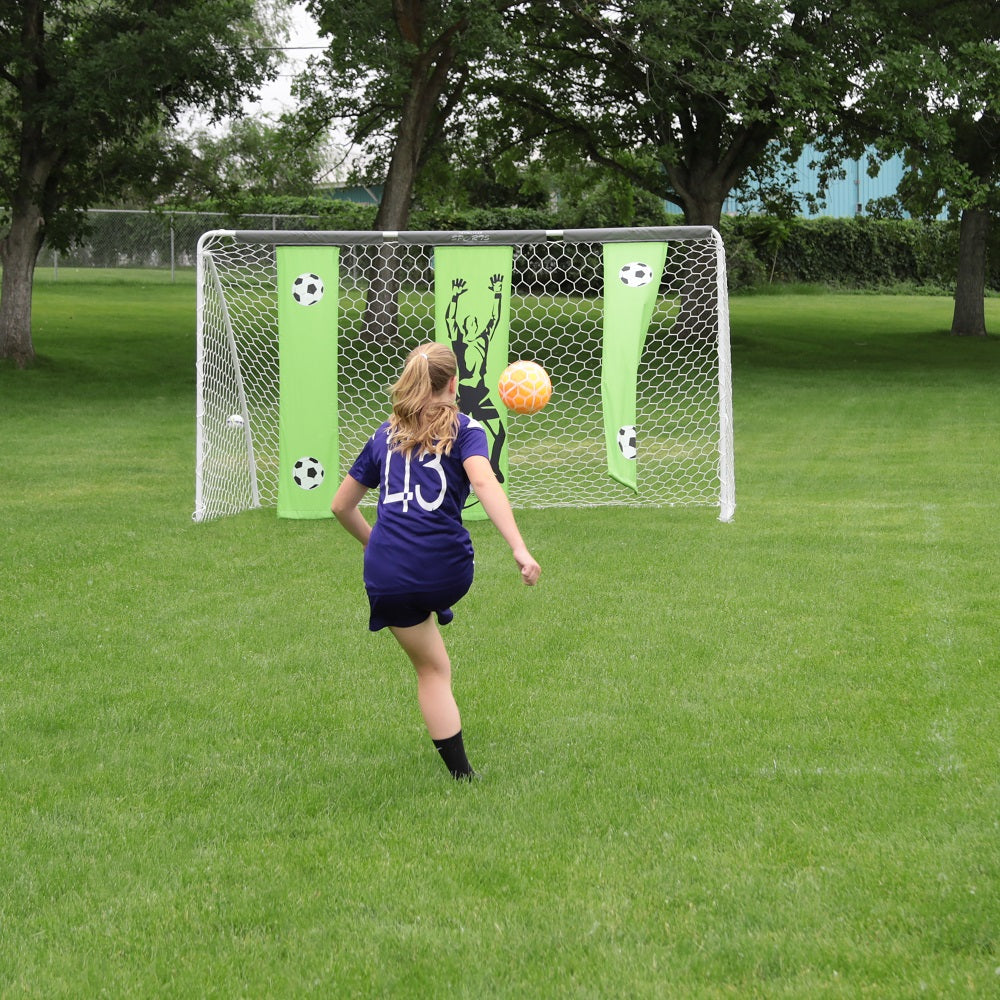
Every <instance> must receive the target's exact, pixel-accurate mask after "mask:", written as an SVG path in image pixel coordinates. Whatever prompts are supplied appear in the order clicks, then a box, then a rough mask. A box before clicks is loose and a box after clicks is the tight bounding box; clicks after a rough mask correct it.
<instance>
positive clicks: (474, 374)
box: [444, 274, 507, 483]
mask: <svg viewBox="0 0 1000 1000" xmlns="http://www.w3.org/2000/svg"><path fill="white" fill-rule="evenodd" d="M451 288H452V295H451V301H450V302H449V303H448V308H447V310H446V311H445V317H444V319H445V325H446V328H447V331H448V337H449V339H450V341H451V349H452V350H453V351H454V352H455V357H456V358H457V359H458V405H459V408H460V409H461V411H462V412H463V413H467V414H468V415H469V416H470V417H472V418H473V419H474V420H477V421H478V422H479V423H481V424H482V425H483V426H484V427H485V428H486V430H487V433H488V436H489V438H490V440H491V441H492V446H491V448H490V465H491V466H493V472H494V473H495V475H496V477H497V481H498V482H501V483H502V482H503V473H502V472H501V470H500V455H501V453H502V452H503V445H504V441H505V440H506V438H507V432H506V430H505V429H504V425H503V420H502V419H501V417H500V411H499V410H498V409H497V408H496V404H494V402H493V400H492V399H490V388H489V386H488V385H487V384H486V364H487V359H488V358H489V352H490V340H491V338H492V337H493V334H494V332H495V331H496V328H497V324H498V323H499V322H500V317H501V316H502V315H503V313H502V310H501V306H502V304H503V275H502V274H494V275H493V276H492V277H491V278H490V284H489V289H490V291H491V292H492V293H493V307H492V309H491V311H490V317H489V319H488V320H487V321H486V324H485V326H483V327H482V329H480V326H479V317H478V316H475V315H473V314H466V315H465V316H463V317H461V318H459V315H458V302H459V299H460V298H461V297H462V296H463V295H464V294H465V293H466V292H467V291H468V286H467V282H466V281H465V279H464V278H455V279H454V280H453V281H452V283H451Z"/></svg>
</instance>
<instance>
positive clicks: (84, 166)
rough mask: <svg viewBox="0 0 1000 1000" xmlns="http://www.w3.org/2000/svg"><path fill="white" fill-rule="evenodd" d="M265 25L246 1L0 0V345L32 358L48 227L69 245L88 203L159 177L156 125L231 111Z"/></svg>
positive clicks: (243, 91)
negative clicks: (191, 113) (34, 300)
mask: <svg viewBox="0 0 1000 1000" xmlns="http://www.w3.org/2000/svg"><path fill="white" fill-rule="evenodd" d="M263 37H264V26H263V25H262V24H261V22H260V20H259V19H258V18H257V16H256V10H255V4H254V2H253V0H213V2H212V3H203V2H201V0H170V2H164V0H129V2H123V0H102V2H96V0H91V2H76V0H0V200H2V203H3V204H4V205H5V206H7V210H6V217H5V218H4V219H3V220H2V221H3V223H4V228H5V235H4V236H3V238H2V239H0V261H2V264H3V284H2V292H0V357H7V358H12V359H13V360H14V361H15V363H16V364H18V365H26V364H29V363H30V362H31V361H32V359H33V357H34V346H33V344H32V339H31V287H32V278H33V273H34V266H35V261H36V259H37V255H38V250H39V249H40V247H41V244H42V241H43V239H48V240H49V241H50V242H51V243H53V245H55V246H59V245H66V244H67V243H68V242H69V241H71V240H72V239H73V238H74V237H75V236H77V235H78V234H79V233H80V232H81V227H82V225H83V220H82V212H83V210H84V209H86V208H87V207H89V206H90V205H93V204H95V203H96V202H99V201H100V200H102V199H109V198H112V197H114V196H115V195H117V194H118V193H120V192H121V190H123V189H124V188H125V187H128V186H130V185H131V186H133V187H135V186H140V187H142V188H143V189H145V190H147V191H150V190H153V189H155V188H156V186H157V184H158V183H160V182H161V181H165V180H166V178H165V176H164V173H165V168H166V165H167V164H169V163H170V162H171V161H170V158H169V157H168V156H166V155H165V153H166V145H165V144H164V143H163V141H162V140H161V138H160V137H159V136H158V130H159V127H160V126H162V125H164V124H167V123H170V122H172V121H175V120H176V118H177V116H178V114H179V113H180V112H181V111H182V110H183V109H186V108H191V107H196V108H199V109H201V110H202V111H204V112H205V113H207V114H208V115H209V116H211V117H221V116H224V115H226V114H230V113H234V112H238V111H239V109H240V108H241V105H242V103H243V101H244V100H245V99H246V98H248V97H250V96H251V95H253V94H254V93H255V92H256V89H257V87H258V86H259V85H260V83H261V82H262V81H263V80H264V79H265V78H266V77H267V75H268V72H269V69H268V67H269V64H270V62H271V58H272V54H271V53H270V52H268V51H267V50H266V49H265V48H264V47H262V46H261V45H260V42H261V40H262V38H263Z"/></svg>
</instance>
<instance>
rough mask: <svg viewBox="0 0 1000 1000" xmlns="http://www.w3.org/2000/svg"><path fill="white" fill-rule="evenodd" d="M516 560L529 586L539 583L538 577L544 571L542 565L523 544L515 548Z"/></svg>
mask: <svg viewBox="0 0 1000 1000" xmlns="http://www.w3.org/2000/svg"><path fill="white" fill-rule="evenodd" d="M514 561H515V562H516V563H517V565H518V566H519V567H520V568H521V579H522V580H524V582H525V583H526V584H527V585H528V586H529V587H533V586H534V585H535V584H536V583H538V577H539V576H540V575H541V573H542V567H541V566H539V565H538V563H536V562H535V560H534V559H533V558H532V556H531V553H530V552H529V551H528V550H527V549H526V548H524V547H523V546H521V547H519V548H516V549H514Z"/></svg>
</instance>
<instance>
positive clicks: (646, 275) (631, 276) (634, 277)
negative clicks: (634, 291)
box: [618, 260, 653, 288]
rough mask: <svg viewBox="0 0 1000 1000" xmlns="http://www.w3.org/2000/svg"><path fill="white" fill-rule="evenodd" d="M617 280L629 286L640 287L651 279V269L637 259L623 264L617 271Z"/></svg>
mask: <svg viewBox="0 0 1000 1000" xmlns="http://www.w3.org/2000/svg"><path fill="white" fill-rule="evenodd" d="M618 280H619V281H621V283H622V284H623V285H627V286H628V287H629V288H642V286H643V285H648V284H649V283H650V282H651V281H652V280H653V269H652V268H651V267H650V266H649V265H648V264H643V263H642V262H641V261H638V260H636V261H633V262H632V263H631V264H623V265H622V267H621V270H619V272H618Z"/></svg>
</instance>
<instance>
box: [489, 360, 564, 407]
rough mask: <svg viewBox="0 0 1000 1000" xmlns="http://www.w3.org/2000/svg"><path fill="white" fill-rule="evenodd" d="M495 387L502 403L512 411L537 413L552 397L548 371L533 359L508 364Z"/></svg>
mask: <svg viewBox="0 0 1000 1000" xmlns="http://www.w3.org/2000/svg"><path fill="white" fill-rule="evenodd" d="M497 388H498V389H499V391H500V399H501V401H502V402H503V405H504V406H506V407H507V409H508V410H511V411H512V412H513V413H537V412H538V411H539V410H540V409H542V407H544V406H545V404H546V403H548V401H549V399H551V398H552V382H551V381H550V379H549V376H548V373H547V372H546V371H545V369H544V368H543V367H542V366H541V365H540V364H538V363H536V362H534V361H515V362H514V363H513V364H511V365H508V366H507V367H506V368H505V369H504V372H503V374H502V375H501V376H500V383H499V385H498V387H497Z"/></svg>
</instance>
